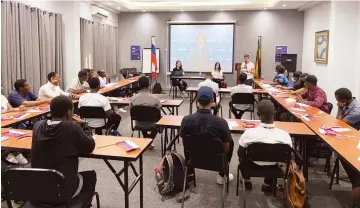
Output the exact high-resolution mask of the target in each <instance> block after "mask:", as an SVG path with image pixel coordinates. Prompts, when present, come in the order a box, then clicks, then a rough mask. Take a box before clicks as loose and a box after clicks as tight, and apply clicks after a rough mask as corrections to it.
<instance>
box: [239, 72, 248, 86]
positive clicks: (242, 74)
mask: <svg viewBox="0 0 360 208" xmlns="http://www.w3.org/2000/svg"><path fill="white" fill-rule="evenodd" d="M239 80H240V83H241V84H244V82H245V81H246V80H247V74H246V73H244V72H241V73H240V75H239Z"/></svg>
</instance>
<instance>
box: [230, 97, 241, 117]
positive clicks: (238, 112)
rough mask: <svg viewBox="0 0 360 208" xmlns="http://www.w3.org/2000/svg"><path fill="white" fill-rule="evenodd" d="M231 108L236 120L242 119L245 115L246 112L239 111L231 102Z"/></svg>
mask: <svg viewBox="0 0 360 208" xmlns="http://www.w3.org/2000/svg"><path fill="white" fill-rule="evenodd" d="M229 108H230V110H231V112H232V113H233V114H234V116H235V118H236V119H241V117H242V116H243V115H244V113H245V111H242V110H238V109H236V108H234V106H233V104H232V102H231V101H230V102H229Z"/></svg>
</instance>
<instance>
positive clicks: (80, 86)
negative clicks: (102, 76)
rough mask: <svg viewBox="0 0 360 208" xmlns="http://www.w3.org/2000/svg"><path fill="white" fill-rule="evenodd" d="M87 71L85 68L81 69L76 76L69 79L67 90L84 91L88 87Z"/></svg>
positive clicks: (71, 91) (76, 92) (72, 91)
mask: <svg viewBox="0 0 360 208" xmlns="http://www.w3.org/2000/svg"><path fill="white" fill-rule="evenodd" d="M87 80H88V73H87V71H86V70H81V71H79V72H78V76H77V77H76V78H74V79H73V80H71V83H70V85H69V88H68V89H67V92H70V93H74V94H79V93H84V92H86V90H88V89H89V84H88V83H87Z"/></svg>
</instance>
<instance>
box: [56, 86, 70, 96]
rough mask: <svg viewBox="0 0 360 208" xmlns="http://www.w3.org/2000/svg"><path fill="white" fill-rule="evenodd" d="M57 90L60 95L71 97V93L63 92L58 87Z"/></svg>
mask: <svg viewBox="0 0 360 208" xmlns="http://www.w3.org/2000/svg"><path fill="white" fill-rule="evenodd" d="M59 90H60V95H63V96H69V97H71V93H67V92H64V91H63V90H62V89H61V88H60V87H59ZM55 97H56V96H55Z"/></svg>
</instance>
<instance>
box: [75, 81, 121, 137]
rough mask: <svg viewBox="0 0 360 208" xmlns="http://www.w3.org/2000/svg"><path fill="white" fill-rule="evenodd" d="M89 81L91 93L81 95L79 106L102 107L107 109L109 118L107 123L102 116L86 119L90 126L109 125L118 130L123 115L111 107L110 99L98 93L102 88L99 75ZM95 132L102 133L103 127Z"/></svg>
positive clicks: (106, 112)
mask: <svg viewBox="0 0 360 208" xmlns="http://www.w3.org/2000/svg"><path fill="white" fill-rule="evenodd" d="M88 83H89V86H90V93H86V94H84V95H82V96H80V98H79V105H78V107H79V108H81V107H83V106H86V107H102V108H103V109H104V111H105V114H106V117H107V118H108V121H107V123H106V124H105V123H104V119H102V118H89V119H86V120H87V122H88V123H89V126H90V127H92V128H100V127H103V126H105V125H106V126H107V127H111V129H113V130H117V129H118V128H119V124H120V121H121V116H120V115H119V114H117V113H115V112H114V111H113V110H112V109H111V105H110V102H109V99H108V98H107V97H105V96H103V95H101V94H99V93H98V92H99V90H100V80H99V79H98V78H97V77H92V78H90V79H89V81H88ZM95 133H96V134H102V131H101V129H96V130H95Z"/></svg>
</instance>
